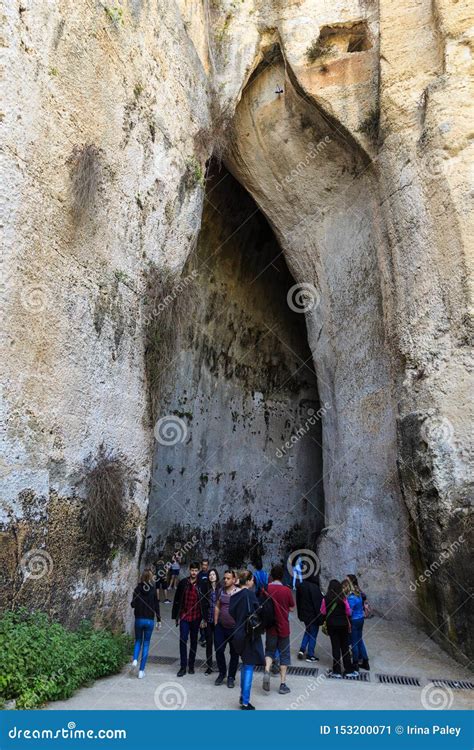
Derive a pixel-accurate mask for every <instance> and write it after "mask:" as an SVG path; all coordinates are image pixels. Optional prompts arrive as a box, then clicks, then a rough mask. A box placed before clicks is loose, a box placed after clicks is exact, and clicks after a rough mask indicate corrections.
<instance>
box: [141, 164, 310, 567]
mask: <svg viewBox="0 0 474 750" xmlns="http://www.w3.org/2000/svg"><path fill="white" fill-rule="evenodd" d="M191 276H192V277H193V285H192V287H193V288H192V291H191V290H190V289H185V290H184V292H183V298H182V300H181V305H180V306H181V311H182V312H181V320H180V325H179V326H177V327H176V334H175V335H176V337H178V341H177V342H176V347H175V351H176V355H175V357H174V359H173V362H172V365H171V366H170V367H168V368H167V371H166V376H165V378H164V380H162V386H161V389H160V398H159V406H158V417H159V418H161V419H164V418H168V417H170V418H174V419H177V420H180V424H181V430H180V431H178V432H179V440H178V441H177V442H175V441H171V444H167V442H168V441H167V440H160V439H159V438H158V439H157V441H156V443H155V454H154V461H153V471H152V489H151V493H150V504H149V512H148V527H147V535H146V547H145V554H144V557H145V561H146V562H148V563H153V562H156V560H158V559H159V557H160V553H161V552H162V553H163V554H164V559H165V560H170V559H171V557H172V555H173V553H174V552H175V551H176V550H182V551H183V559H185V560H187V561H188V562H189V560H190V559H191V558H194V557H197V558H199V556H201V555H205V556H206V557H209V558H210V560H211V562H212V564H216V565H227V566H231V567H237V566H241V565H243V564H249V563H250V564H252V565H255V564H256V563H257V562H258V561H259V559H262V560H263V562H264V564H265V565H270V564H271V563H274V562H277V561H280V560H283V559H286V558H287V556H288V555H289V554H290V553H291V552H293V551H295V550H298V549H308V548H309V549H313V550H315V549H316V545H317V539H318V535H319V534H320V532H321V529H322V528H323V527H324V494H323V482H322V476H323V465H322V425H321V412H320V402H319V395H318V385H317V379H316V374H315V370H314V366H313V359H312V354H311V351H310V348H309V345H308V340H307V332H306V323H305V315H304V313H302V312H301V311H299V310H297V305H295V304H294V292H293V290H294V288H295V286H296V284H295V280H294V278H293V277H292V275H291V273H290V271H289V269H288V266H287V265H286V262H285V259H284V256H283V252H282V250H281V248H280V246H279V245H278V242H277V240H276V238H275V235H274V233H273V231H272V229H271V227H270V225H269V223H268V222H267V220H266V219H265V217H264V216H263V214H262V213H261V211H260V210H259V208H258V207H257V205H256V203H255V201H254V200H253V198H252V197H251V196H250V195H249V193H248V192H247V191H246V190H245V189H244V188H243V187H242V186H241V185H240V184H239V182H238V181H237V180H236V179H234V177H233V176H232V175H231V174H230V172H228V171H227V170H226V169H225V167H223V166H218V165H217V164H216V163H214V162H211V165H210V168H209V175H208V180H207V185H206V197H205V203H204V210H203V216H202V226H201V232H200V236H199V240H198V243H197V247H196V250H195V252H194V254H193V256H192V258H190V259H189V261H188V263H187V266H186V267H185V268H184V270H183V273H182V278H185V279H186V278H190V277H191ZM178 329H179V331H178ZM155 436H156V430H155Z"/></svg>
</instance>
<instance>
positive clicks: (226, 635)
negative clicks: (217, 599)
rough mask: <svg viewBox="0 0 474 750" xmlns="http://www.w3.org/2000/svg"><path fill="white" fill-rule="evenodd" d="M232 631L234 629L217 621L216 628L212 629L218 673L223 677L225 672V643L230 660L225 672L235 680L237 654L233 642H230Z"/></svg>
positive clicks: (237, 661) (237, 662)
mask: <svg viewBox="0 0 474 750" xmlns="http://www.w3.org/2000/svg"><path fill="white" fill-rule="evenodd" d="M233 632H234V631H233V629H232V628H224V627H223V626H222V625H221V624H220V623H219V622H218V623H217V625H216V629H215V631H214V645H215V649H216V661H217V667H218V669H219V674H220V675H222V676H223V677H225V676H226V674H227V666H226V663H225V647H226V645H227V644H229V650H230V661H229V673H228V674H227V677H230V679H231V680H235V675H236V674H237V667H238V665H239V655H238V653H237V652H236V650H235V648H234V644H233V643H232V635H233Z"/></svg>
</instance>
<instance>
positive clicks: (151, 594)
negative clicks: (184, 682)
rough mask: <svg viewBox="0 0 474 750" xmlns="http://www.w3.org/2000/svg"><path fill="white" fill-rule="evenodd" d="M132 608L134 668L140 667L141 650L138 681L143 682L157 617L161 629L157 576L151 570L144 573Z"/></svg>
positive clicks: (135, 593) (134, 593) (136, 589)
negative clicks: (156, 584) (133, 617)
mask: <svg viewBox="0 0 474 750" xmlns="http://www.w3.org/2000/svg"><path fill="white" fill-rule="evenodd" d="M131 606H132V608H133V610H134V613H135V647H134V649H133V661H132V667H133V668H135V667H137V666H138V657H139V656H140V650H141V651H142V658H141V661H140V669H139V671H138V679H139V680H141V679H142V678H143V677H145V666H146V662H147V659H148V652H149V650H150V641H151V636H152V634H153V628H154V626H155V617H156V621H157V627H158V628H160V627H161V617H160V602H159V599H158V591H157V589H156V586H155V576H154V574H153V571H152V570H150V569H149V568H146V569H145V570H144V571H143V574H142V576H141V578H140V583H139V584H138V586H136V588H135V590H134V592H133V597H132V602H131Z"/></svg>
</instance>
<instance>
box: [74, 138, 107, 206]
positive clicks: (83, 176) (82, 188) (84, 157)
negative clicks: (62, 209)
mask: <svg viewBox="0 0 474 750" xmlns="http://www.w3.org/2000/svg"><path fill="white" fill-rule="evenodd" d="M101 156H102V150H101V149H100V148H97V146H95V145H94V144H93V143H88V144H84V145H82V146H74V148H73V150H72V154H71V156H70V157H69V159H68V164H69V167H70V172H71V194H72V203H73V210H74V212H75V213H76V214H80V213H82V212H83V211H85V210H87V209H89V208H91V206H92V204H93V202H94V198H95V195H96V193H97V190H98V187H99V183H100V174H101Z"/></svg>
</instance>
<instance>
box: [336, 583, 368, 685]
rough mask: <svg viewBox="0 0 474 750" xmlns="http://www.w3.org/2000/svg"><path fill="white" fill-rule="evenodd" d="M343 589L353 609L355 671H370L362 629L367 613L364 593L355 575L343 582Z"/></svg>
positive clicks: (353, 657)
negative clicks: (360, 669) (360, 668)
mask: <svg viewBox="0 0 474 750" xmlns="http://www.w3.org/2000/svg"><path fill="white" fill-rule="evenodd" d="M342 588H343V590H344V593H345V595H346V597H347V601H348V603H349V607H350V608H351V612H352V614H351V647H352V661H353V662H354V669H355V670H356V671H359V667H362V669H365V670H366V671H370V665H369V657H368V654H367V649H366V647H365V643H364V641H363V639H362V629H363V627H364V620H365V612H364V599H363V597H362V591H361V590H360V589H359V584H358V582H357V578H356V577H355V576H354V575H353V576H351V577H350V578H349V576H347V578H346V579H345V580H344V581H343V582H342Z"/></svg>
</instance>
